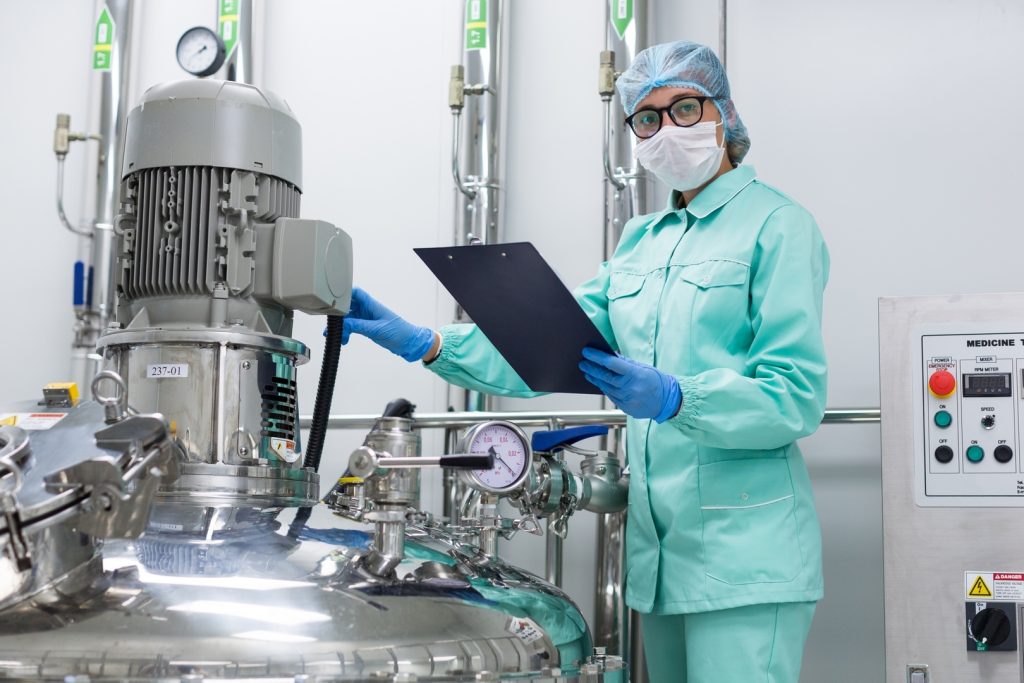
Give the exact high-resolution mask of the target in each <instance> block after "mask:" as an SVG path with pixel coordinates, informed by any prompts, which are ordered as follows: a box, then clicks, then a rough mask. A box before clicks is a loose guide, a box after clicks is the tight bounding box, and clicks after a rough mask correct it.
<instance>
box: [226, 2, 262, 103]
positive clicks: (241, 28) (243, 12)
mask: <svg viewBox="0 0 1024 683" xmlns="http://www.w3.org/2000/svg"><path fill="white" fill-rule="evenodd" d="M254 2H255V0H240V2H239V3H238V42H237V43H235V49H234V53H233V55H232V56H231V58H230V59H228V62H227V68H228V78H227V80H229V81H238V82H239V83H249V84H253V83H255V82H256V74H255V70H254V69H253V66H254V65H253V52H252V26H253V20H252V15H253V3H254Z"/></svg>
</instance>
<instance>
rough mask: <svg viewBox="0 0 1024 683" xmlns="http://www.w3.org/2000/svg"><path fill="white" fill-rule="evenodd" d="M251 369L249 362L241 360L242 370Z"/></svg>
mask: <svg viewBox="0 0 1024 683" xmlns="http://www.w3.org/2000/svg"><path fill="white" fill-rule="evenodd" d="M251 367H252V363H251V362H250V361H247V360H243V361H242V369H243V370H248V369H249V368H251Z"/></svg>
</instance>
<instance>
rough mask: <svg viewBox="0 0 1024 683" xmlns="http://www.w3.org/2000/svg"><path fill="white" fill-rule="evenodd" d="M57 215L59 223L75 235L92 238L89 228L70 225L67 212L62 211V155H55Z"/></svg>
mask: <svg viewBox="0 0 1024 683" xmlns="http://www.w3.org/2000/svg"><path fill="white" fill-rule="evenodd" d="M57 217H58V218H60V222H61V224H62V225H63V226H64V227H65V228H67V229H68V230H70V231H71V232H73V233H75V234H76V235H78V236H80V237H85V238H86V239H92V231H91V230H82V229H81V228H76V227H75V226H73V225H71V222H70V221H69V220H68V217H67V214H65V213H64V157H63V156H59V157H57Z"/></svg>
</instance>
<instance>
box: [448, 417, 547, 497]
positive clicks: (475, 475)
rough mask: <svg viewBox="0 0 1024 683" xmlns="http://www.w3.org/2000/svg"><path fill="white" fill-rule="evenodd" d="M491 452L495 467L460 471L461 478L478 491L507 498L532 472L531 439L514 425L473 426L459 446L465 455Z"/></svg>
mask: <svg viewBox="0 0 1024 683" xmlns="http://www.w3.org/2000/svg"><path fill="white" fill-rule="evenodd" d="M491 449H494V467H492V468H491V469H489V470H461V471H460V476H462V478H463V480H464V481H465V482H466V484H468V485H469V486H471V487H472V488H474V489H476V490H478V491H482V492H484V493H496V494H499V495H507V494H509V493H511V492H512V491H515V490H516V489H518V488H519V487H521V486H522V485H523V482H525V481H526V478H527V476H528V475H529V473H530V465H531V462H532V458H533V454H532V452H531V451H530V440H529V439H527V438H526V434H524V433H523V430H521V429H519V427H517V426H515V425H514V424H512V423H511V422H501V421H493V422H481V423H480V424H478V425H474V426H472V427H470V428H469V430H468V431H467V432H466V435H465V436H464V437H463V438H462V441H461V443H460V444H459V451H460V452H462V453H487V452H488V451H489V450H491Z"/></svg>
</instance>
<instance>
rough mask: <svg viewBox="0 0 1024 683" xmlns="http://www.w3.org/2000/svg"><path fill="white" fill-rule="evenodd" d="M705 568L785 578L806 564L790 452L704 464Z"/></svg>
mask: <svg viewBox="0 0 1024 683" xmlns="http://www.w3.org/2000/svg"><path fill="white" fill-rule="evenodd" d="M699 478H700V480H699V490H700V505H701V519H702V525H703V529H702V536H703V543H704V562H705V573H706V574H707V576H708V577H709V578H711V579H714V580H716V581H720V582H722V583H727V584H733V585H740V584H753V583H786V582H789V581H793V580H794V579H795V578H796V577H797V576H798V575H799V574H800V572H801V570H802V568H803V564H804V559H803V551H802V548H801V545H800V536H799V530H798V527H797V521H796V515H795V511H794V494H793V482H792V479H791V478H790V474H789V463H788V461H787V460H786V459H785V458H772V457H768V456H766V457H762V458H750V459H744V460H724V461H721V462H713V463H709V464H706V465H701V466H700V474H699Z"/></svg>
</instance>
